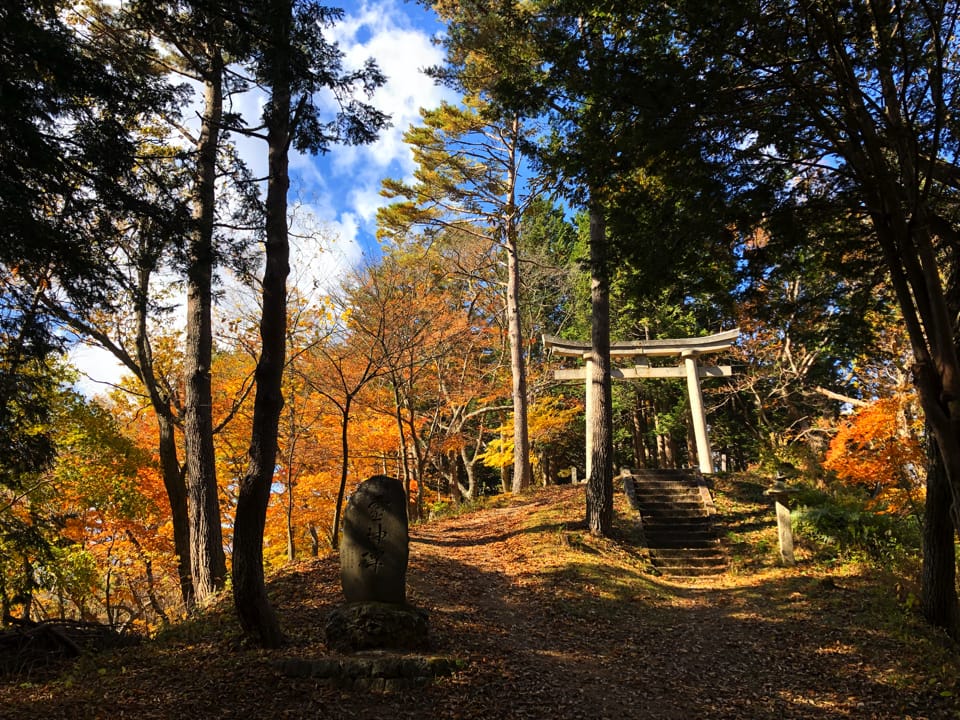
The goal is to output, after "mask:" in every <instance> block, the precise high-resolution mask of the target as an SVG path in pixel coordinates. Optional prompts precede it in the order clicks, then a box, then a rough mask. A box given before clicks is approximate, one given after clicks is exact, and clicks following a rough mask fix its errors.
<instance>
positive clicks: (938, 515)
mask: <svg viewBox="0 0 960 720" xmlns="http://www.w3.org/2000/svg"><path fill="white" fill-rule="evenodd" d="M928 438H929V439H928V446H927V458H928V462H927V499H926V503H925V505H924V512H923V567H922V571H921V574H920V581H921V589H920V606H921V609H922V610H923V616H924V617H925V618H926V619H927V622H929V623H930V624H931V625H934V626H936V627H940V628H943V629H944V630H946V631H947V633H949V635H950V636H951V637H952V638H954V639H957V637H958V625H957V620H958V617H960V614H958V611H960V608H958V604H957V585H956V573H957V558H956V551H955V548H954V543H953V538H954V527H953V521H952V519H951V508H952V506H953V501H952V498H951V495H950V485H949V483H948V480H947V473H946V468H945V467H944V464H943V458H942V456H941V455H940V449H939V447H938V445H937V442H936V439H935V438H934V437H933V434H932V432H929V431H928Z"/></svg>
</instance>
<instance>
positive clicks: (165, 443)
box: [134, 258, 196, 609]
mask: <svg viewBox="0 0 960 720" xmlns="http://www.w3.org/2000/svg"><path fill="white" fill-rule="evenodd" d="M144 259H145V260H146V258H144ZM153 265H154V263H153V262H152V261H151V262H148V263H144V264H142V265H141V267H140V269H139V277H138V280H137V295H136V301H135V303H136V312H135V315H136V322H137V332H136V336H135V338H134V345H135V347H136V353H137V369H138V375H139V377H140V382H141V383H143V386H144V388H145V389H146V391H147V395H148V396H149V398H150V405H151V406H152V407H153V412H154V415H155V416H156V418H157V436H158V441H157V445H158V454H159V456H160V472H161V475H162V477H163V487H164V490H166V493H167V501H168V502H169V504H170V521H171V523H172V525H173V548H174V552H175V553H176V555H177V578H178V579H179V581H180V598H181V600H183V604H184V607H185V608H187V609H189V608H191V607H193V604H194V601H195V599H196V598H195V594H194V591H193V579H192V575H191V573H192V568H191V562H190V555H191V552H190V515H189V511H188V506H187V485H186V482H185V479H184V470H183V468H182V467H181V466H180V459H179V457H178V456H177V438H176V423H175V421H174V417H173V411H172V409H171V400H170V398H169V396H167V395H166V393H161V392H160V383H159V382H158V380H157V376H156V373H155V371H154V365H153V351H152V349H151V346H150V336H149V333H148V331H147V315H148V309H147V306H148V297H149V289H150V277H151V274H152V271H153Z"/></svg>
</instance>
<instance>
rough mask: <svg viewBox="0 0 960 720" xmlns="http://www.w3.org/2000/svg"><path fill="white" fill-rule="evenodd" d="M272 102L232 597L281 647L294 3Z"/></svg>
mask: <svg viewBox="0 0 960 720" xmlns="http://www.w3.org/2000/svg"><path fill="white" fill-rule="evenodd" d="M269 17H270V20H271V26H270V28H269V33H270V39H271V41H272V42H271V43H270V52H271V53H273V56H272V57H271V58H270V63H269V66H270V69H271V77H270V88H271V97H270V106H269V108H268V109H267V111H266V112H265V113H264V114H265V116H266V118H267V146H268V161H267V162H268V172H269V179H268V181H267V200H266V206H265V210H266V218H265V229H266V265H265V267H264V271H263V310H262V314H261V317H260V340H261V350H260V360H259V361H258V362H257V369H256V376H255V377H256V384H257V391H256V395H255V397H254V405H253V426H252V429H251V438H250V451H249V454H250V465H249V466H248V468H247V472H246V473H245V474H244V476H243V477H242V478H241V480H240V487H239V492H238V495H237V512H236V518H235V521H234V531H233V600H234V605H235V607H236V610H237V616H238V618H239V620H240V627H241V629H242V630H243V631H244V633H246V635H247V636H249V637H251V638H253V639H254V640H256V642H258V643H259V644H260V645H261V646H262V647H278V646H279V645H280V644H281V643H282V642H283V633H282V632H281V630H280V623H279V622H278V620H277V616H276V613H275V612H274V610H273V607H272V606H271V605H270V600H269V598H268V597H267V589H266V584H265V580H264V574H263V530H264V526H265V525H266V518H267V505H268V503H269V501H270V486H271V484H272V483H273V477H274V469H275V466H276V458H277V433H278V431H279V427H280V412H281V411H282V409H283V394H282V383H283V368H284V363H285V360H286V334H287V333H286V328H287V275H288V274H289V272H290V245H289V239H288V236H287V191H288V189H289V186H290V177H289V157H288V150H289V147H290V132H291V124H290V123H291V120H290V111H291V97H292V94H291V93H292V79H291V67H290V62H289V54H290V53H289V44H290V36H291V32H292V30H293V14H292V7H291V4H290V0H275V2H273V3H271V8H270V13H269Z"/></svg>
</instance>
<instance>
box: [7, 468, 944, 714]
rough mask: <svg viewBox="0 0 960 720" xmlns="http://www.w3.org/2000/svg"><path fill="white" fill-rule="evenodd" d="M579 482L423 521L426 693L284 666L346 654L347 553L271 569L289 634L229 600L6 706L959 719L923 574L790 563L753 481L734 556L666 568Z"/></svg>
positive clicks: (735, 508) (36, 685) (732, 526)
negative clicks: (260, 641) (326, 678)
mask: <svg viewBox="0 0 960 720" xmlns="http://www.w3.org/2000/svg"><path fill="white" fill-rule="evenodd" d="M583 493H584V488H583V486H578V487H570V486H566V487H553V488H548V489H541V490H537V491H536V492H534V493H531V494H529V495H523V496H519V497H514V498H510V499H507V500H502V501H500V502H497V503H494V504H492V505H491V506H490V507H487V508H485V509H482V510H478V511H475V512H471V513H467V514H464V515H461V516H459V517H453V518H447V519H442V520H436V521H433V522H430V523H426V524H423V525H419V526H416V527H413V528H412V529H411V552H410V556H411V558H410V562H411V564H410V569H409V573H408V584H409V600H410V602H411V603H413V604H414V605H416V606H418V607H421V608H424V609H425V610H427V611H428V612H429V614H430V625H431V632H432V636H433V641H434V646H435V647H434V650H433V651H434V652H435V653H437V654H440V655H445V656H452V657H455V658H457V659H458V661H459V662H458V668H459V669H458V671H457V672H456V673H455V674H453V675H452V676H449V677H444V678H438V679H436V680H435V681H433V682H432V683H430V684H429V685H427V686H425V687H420V688H417V689H411V690H399V691H392V692H370V691H359V690H343V689H338V688H335V687H331V686H328V685H326V684H324V682H322V681H319V680H316V679H312V678H292V677H288V676H287V675H286V674H284V673H283V672H282V671H281V667H282V661H283V660H285V659H289V658H301V659H315V658H323V657H327V656H329V655H330V653H329V651H328V650H327V649H326V647H325V645H324V641H323V628H324V623H325V619H326V617H327V615H328V613H329V612H330V611H331V609H332V608H334V607H336V606H337V605H338V604H340V603H341V602H342V600H341V595H340V592H339V580H338V573H339V568H338V563H337V560H336V558H334V557H331V558H326V559H320V560H314V561H310V562H304V563H300V564H298V565H295V566H293V567H291V568H288V569H287V570H285V571H284V572H283V573H281V574H279V575H278V576H276V577H275V578H274V579H273V580H272V582H271V585H270V592H271V597H272V599H273V601H274V603H275V605H276V607H277V609H278V612H279V615H280V618H281V622H282V623H283V626H284V629H285V631H286V632H287V634H288V636H289V643H288V645H287V646H286V647H284V648H283V649H281V650H276V651H263V650H257V649H251V648H246V647H244V646H243V645H242V643H240V641H239V636H238V633H237V631H236V629H235V627H236V621H235V618H234V617H233V614H232V611H231V610H230V609H229V606H230V603H229V602H228V601H225V602H224V603H223V607H222V609H219V610H214V611H213V612H210V613H208V614H206V615H205V616H203V617H202V618H199V619H196V620H192V621H190V622H188V623H183V624H181V625H178V626H177V627H175V628H172V629H170V630H168V631H166V632H164V633H163V634H161V636H160V637H158V638H156V639H153V640H146V641H144V642H142V643H141V644H139V645H138V646H135V647H129V648H119V649H115V650H111V651H106V652H103V653H100V654H98V655H93V656H88V657H84V658H81V659H80V660H79V661H75V662H74V663H72V664H71V665H69V666H68V667H66V668H65V669H62V670H61V671H60V672H59V674H56V675H54V676H51V677H44V676H43V675H41V674H39V673H35V674H34V675H28V676H23V675H21V676H19V677H14V678H10V677H8V678H0V718H2V719H3V720H20V719H23V718H111V719H112V720H118V719H119V718H128V717H129V718H141V719H143V720H147V719H149V718H182V719H184V720H186V719H188V718H189V719H191V720H192V719H197V720H200V719H204V718H245V719H247V720H254V719H255V718H268V719H273V718H319V719H322V718H362V719H366V718H369V719H371V720H372V719H374V718H378V719H381V720H389V719H392V718H410V719H412V718H418V719H426V720H429V719H436V720H441V719H446V718H450V719H453V718H464V719H466V718H478V719H479V718H483V719H484V720H491V719H507V718H516V719H518V720H519V719H525V718H544V719H546V718H550V719H551V720H576V719H578V718H584V719H586V718H589V719H590V720H603V719H610V720H620V719H633V718H637V719H640V718H664V719H670V718H745V719H751V718H817V719H818V720H823V719H824V718H914V719H917V718H960V699H958V698H960V652H958V649H957V647H956V646H955V645H952V644H951V643H950V642H948V641H947V640H946V639H945V638H944V637H942V636H941V635H940V634H938V633H937V632H935V631H934V630H932V629H930V628H929V627H927V626H925V625H924V624H923V623H922V622H921V620H920V618H919V617H918V616H917V613H916V611H915V610H913V609H910V605H911V603H910V602H906V603H904V602H900V601H898V597H897V596H898V593H899V594H900V595H901V596H902V597H904V598H908V599H909V597H910V590H909V588H904V587H902V586H895V585H894V583H895V581H894V580H893V579H892V576H891V575H888V574H887V573H885V572H881V571H878V570H876V569H875V568H873V569H871V568H870V567H868V566H860V565H856V564H850V563H846V564H843V565H838V566H836V567H828V566H824V565H823V564H818V563H813V562H812V561H808V560H804V553H803V547H802V543H801V544H800V546H799V557H800V562H799V563H798V566H797V567H796V568H781V567H778V565H777V561H776V554H777V553H776V548H775V542H776V541H775V530H774V529H772V523H773V520H772V511H771V508H769V506H767V505H765V504H764V502H763V500H762V496H758V494H757V493H756V488H749V487H746V486H741V484H738V483H736V482H728V483H727V484H726V486H724V487H718V489H717V492H716V493H715V497H716V500H717V505H718V508H719V509H720V512H721V517H722V518H723V520H722V522H724V523H725V530H724V534H725V543H726V545H727V549H728V553H729V554H730V558H731V568H730V570H729V571H728V572H727V573H726V574H724V575H722V576H718V577H711V578H698V579H670V578H665V577H661V576H658V575H657V574H656V573H655V572H654V571H652V569H651V567H650V565H649V562H648V559H647V556H646V553H645V551H644V550H643V549H642V547H639V546H638V545H637V543H636V526H635V523H634V521H633V520H632V519H631V517H630V511H629V509H628V508H627V506H626V502H625V499H624V498H623V496H622V494H621V493H618V495H617V499H616V521H615V529H616V532H615V537H614V538H612V539H598V538H594V537H592V536H590V535H589V534H588V533H587V532H586V530H585V526H584V525H583V521H582V517H583V513H584V500H583ZM771 533H772V535H771ZM771 537H772V538H774V539H773V545H772V547H771V545H770V543H771ZM748 542H749V543H751V544H752V545H751V546H752V547H753V548H754V550H756V547H757V545H758V543H759V546H760V549H761V552H759V553H757V552H746V547H747V543H748Z"/></svg>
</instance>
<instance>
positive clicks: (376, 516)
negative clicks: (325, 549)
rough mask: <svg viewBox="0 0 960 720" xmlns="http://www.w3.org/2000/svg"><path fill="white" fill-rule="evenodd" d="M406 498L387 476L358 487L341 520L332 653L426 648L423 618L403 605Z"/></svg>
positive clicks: (329, 626) (328, 630)
mask: <svg viewBox="0 0 960 720" xmlns="http://www.w3.org/2000/svg"><path fill="white" fill-rule="evenodd" d="M409 554H410V540H409V536H408V533H407V496H406V493H405V492H404V490H403V484H402V483H401V482H400V481H399V480H397V479H395V478H391V477H387V476H386V475H374V476H373V477H371V478H368V479H367V480H365V481H364V482H362V483H360V485H359V487H357V489H356V491H354V493H353V495H352V496H351V497H350V501H349V502H348V503H347V508H346V511H345V512H344V515H343V540H342V541H341V543H340V582H341V584H342V586H343V595H344V599H345V600H346V601H347V604H346V605H344V606H342V607H339V608H337V609H336V610H334V611H333V612H332V613H331V614H330V617H329V618H328V620H327V626H326V635H327V645H328V646H329V647H331V648H333V649H336V650H344V651H354V650H369V649H388V648H389V649H405V650H417V649H423V648H426V647H427V646H428V645H429V640H428V626H427V613H426V612H425V611H423V610H420V609H418V608H414V607H412V606H410V605H408V604H407V580H406V578H407V562H408V559H409Z"/></svg>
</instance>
